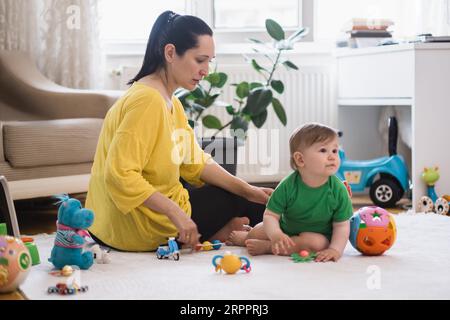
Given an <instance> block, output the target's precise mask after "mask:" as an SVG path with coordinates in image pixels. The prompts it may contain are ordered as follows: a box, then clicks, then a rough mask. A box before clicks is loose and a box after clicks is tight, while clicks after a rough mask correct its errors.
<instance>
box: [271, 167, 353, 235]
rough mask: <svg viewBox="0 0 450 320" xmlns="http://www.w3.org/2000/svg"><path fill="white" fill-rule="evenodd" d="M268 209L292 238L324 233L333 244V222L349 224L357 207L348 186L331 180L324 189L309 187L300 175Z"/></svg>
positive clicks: (279, 189)
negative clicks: (354, 207) (352, 200)
mask: <svg viewBox="0 0 450 320" xmlns="http://www.w3.org/2000/svg"><path fill="white" fill-rule="evenodd" d="M267 209H269V210H270V211H273V212H274V213H276V214H279V215H280V216H281V217H280V227H281V230H283V232H284V233H286V234H287V235H289V236H294V235H298V234H299V233H301V232H316V233H321V234H323V235H324V236H326V237H327V238H328V239H329V240H331V235H332V232H333V222H342V221H345V220H348V219H350V218H351V217H352V215H353V207H352V203H351V200H350V196H349V194H348V191H347V188H346V187H345V185H344V183H343V182H342V181H341V180H339V178H338V177H336V176H331V177H330V178H329V179H328V181H327V182H326V183H325V184H323V185H322V186H320V187H317V188H311V187H309V186H307V185H306V184H305V183H304V182H303V180H302V177H301V176H300V174H299V172H298V171H294V172H293V173H291V174H290V175H288V176H287V177H285V178H284V179H283V180H282V181H281V182H280V184H279V185H278V186H277V188H276V189H275V191H274V192H273V193H272V195H271V197H270V199H269V202H268V203H267Z"/></svg>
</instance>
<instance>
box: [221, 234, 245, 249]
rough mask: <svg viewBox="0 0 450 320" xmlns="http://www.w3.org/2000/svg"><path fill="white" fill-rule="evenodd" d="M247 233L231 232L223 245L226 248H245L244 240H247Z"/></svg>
mask: <svg viewBox="0 0 450 320" xmlns="http://www.w3.org/2000/svg"><path fill="white" fill-rule="evenodd" d="M247 235H248V231H233V232H231V233H230V236H229V237H228V239H227V241H226V242H225V244H226V245H227V246H239V247H245V240H247Z"/></svg>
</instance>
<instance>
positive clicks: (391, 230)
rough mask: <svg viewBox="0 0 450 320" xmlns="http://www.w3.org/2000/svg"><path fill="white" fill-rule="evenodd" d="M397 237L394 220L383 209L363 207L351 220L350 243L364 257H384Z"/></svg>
mask: <svg viewBox="0 0 450 320" xmlns="http://www.w3.org/2000/svg"><path fill="white" fill-rule="evenodd" d="M396 235H397V229H396V226H395V221H394V218H393V216H392V215H391V214H390V213H389V212H387V211H386V210H384V209H383V208H380V207H363V208H361V209H359V210H358V211H357V212H356V213H355V214H354V215H353V217H352V218H351V219H350V243H351V244H352V246H353V247H354V248H355V249H356V250H358V251H359V252H361V253H362V254H363V255H368V256H378V255H382V254H383V253H384V252H385V251H386V250H388V249H389V248H391V247H392V245H393V244H394V242H395V238H396Z"/></svg>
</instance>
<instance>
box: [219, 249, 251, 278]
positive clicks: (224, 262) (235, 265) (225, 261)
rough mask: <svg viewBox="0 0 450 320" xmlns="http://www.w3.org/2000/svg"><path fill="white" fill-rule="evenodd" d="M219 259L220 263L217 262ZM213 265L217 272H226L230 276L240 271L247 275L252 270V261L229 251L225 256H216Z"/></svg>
mask: <svg viewBox="0 0 450 320" xmlns="http://www.w3.org/2000/svg"><path fill="white" fill-rule="evenodd" d="M217 259H220V261H219V262H218V263H217V262H216V261H217ZM242 262H244V264H242ZM212 264H213V266H214V267H215V268H216V272H217V271H222V270H224V271H225V272H226V273H228V274H234V273H236V272H237V271H238V270H244V271H245V272H246V273H249V272H250V271H251V270H252V268H251V266H250V261H249V260H248V259H247V258H246V257H239V256H237V255H235V254H232V253H231V252H229V251H227V252H225V254H224V255H216V256H214V258H213V259H212Z"/></svg>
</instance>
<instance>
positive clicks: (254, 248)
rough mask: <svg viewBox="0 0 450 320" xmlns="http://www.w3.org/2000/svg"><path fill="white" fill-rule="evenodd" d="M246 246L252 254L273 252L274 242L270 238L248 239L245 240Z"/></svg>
mask: <svg viewBox="0 0 450 320" xmlns="http://www.w3.org/2000/svg"><path fill="white" fill-rule="evenodd" d="M245 246H246V247H247V250H248V253H249V254H251V255H252V256H258V255H261V254H272V244H271V243H270V241H269V240H259V239H248V240H246V241H245Z"/></svg>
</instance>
